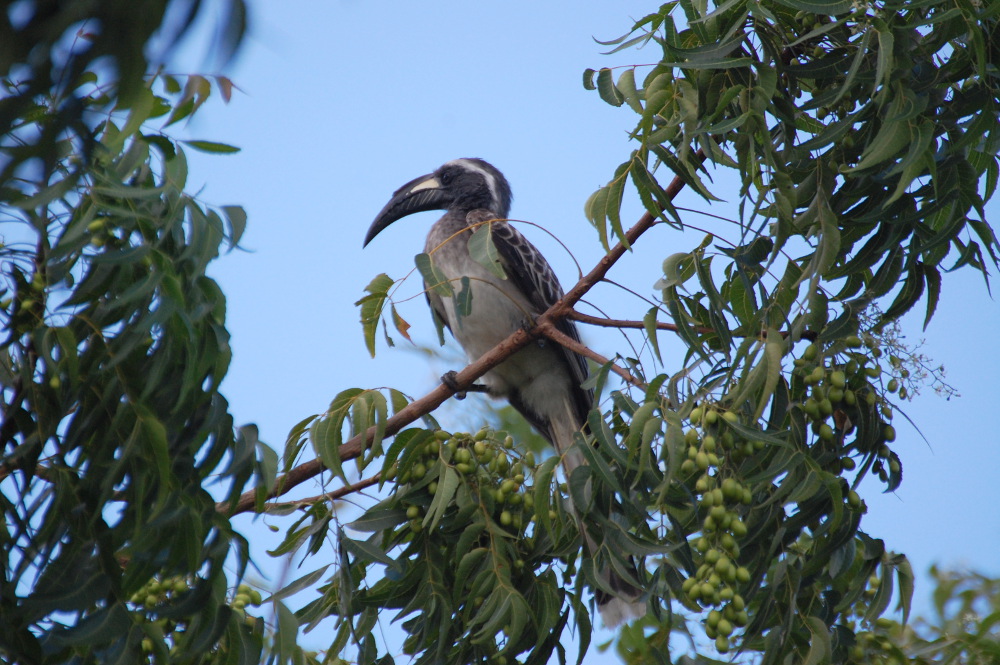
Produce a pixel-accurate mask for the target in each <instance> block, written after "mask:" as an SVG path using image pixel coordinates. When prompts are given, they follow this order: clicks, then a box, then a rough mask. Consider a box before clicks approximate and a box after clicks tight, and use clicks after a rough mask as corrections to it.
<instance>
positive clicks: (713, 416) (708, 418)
mask: <svg viewBox="0 0 1000 665" xmlns="http://www.w3.org/2000/svg"><path fill="white" fill-rule="evenodd" d="M717 422H719V412H718V411H712V410H710V411H708V412H707V413H705V424H706V425H714V424H716V423H717Z"/></svg>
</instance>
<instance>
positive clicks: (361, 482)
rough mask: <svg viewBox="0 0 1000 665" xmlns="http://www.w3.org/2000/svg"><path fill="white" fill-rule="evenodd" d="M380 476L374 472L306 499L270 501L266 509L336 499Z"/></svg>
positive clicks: (370, 483) (365, 486)
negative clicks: (362, 478)
mask: <svg viewBox="0 0 1000 665" xmlns="http://www.w3.org/2000/svg"><path fill="white" fill-rule="evenodd" d="M381 478H382V474H381V473H376V474H375V475H374V476H372V477H370V478H365V479H364V480H359V481H358V482H356V483H351V484H350V485H344V486H343V487H341V488H339V489H335V490H333V491H332V492H327V493H325V494H319V495H317V496H311V497H309V498H306V499H297V500H295V501H282V502H280V503H272V504H269V505H268V506H267V510H275V509H281V508H297V507H299V506H302V505H306V504H311V503H316V502H318V501H336V500H337V499H340V498H343V497H345V496H347V495H348V494H353V493H354V492H357V491H359V490H363V489H366V488H368V487H371V486H372V485H375V484H377V483H378V481H379V480H380V479H381Z"/></svg>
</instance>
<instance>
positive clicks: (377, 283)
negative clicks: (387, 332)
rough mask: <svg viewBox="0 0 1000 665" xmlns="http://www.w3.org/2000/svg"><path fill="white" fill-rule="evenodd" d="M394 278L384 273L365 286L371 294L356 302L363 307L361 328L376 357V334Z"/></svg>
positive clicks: (371, 352)
mask: <svg viewBox="0 0 1000 665" xmlns="http://www.w3.org/2000/svg"><path fill="white" fill-rule="evenodd" d="M393 284H395V282H393V280H392V278H391V277H389V276H388V275H386V274H385V273H382V274H380V275H377V276H376V277H375V279H373V280H372V281H371V282H369V283H368V286H366V287H365V291H367V292H368V293H369V294H370V295H367V296H365V297H364V298H362V299H361V300H358V301H357V302H356V303H354V304H355V305H356V306H360V307H361V329H362V331H363V333H364V337H365V347H366V348H367V349H368V353H370V354H371V356H372V358H374V357H375V334H376V333H377V332H378V324H379V321H381V320H382V309H383V308H384V307H385V301H386V300H387V299H388V297H389V289H390V288H392V286H393Z"/></svg>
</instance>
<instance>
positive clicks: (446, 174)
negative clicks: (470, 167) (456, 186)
mask: <svg viewBox="0 0 1000 665" xmlns="http://www.w3.org/2000/svg"><path fill="white" fill-rule="evenodd" d="M438 179H439V180H441V184H442V185H450V184H451V182H452V181H453V180H454V179H455V172H454V171H452V170H451V169H445V170H444V171H441V175H440V176H438Z"/></svg>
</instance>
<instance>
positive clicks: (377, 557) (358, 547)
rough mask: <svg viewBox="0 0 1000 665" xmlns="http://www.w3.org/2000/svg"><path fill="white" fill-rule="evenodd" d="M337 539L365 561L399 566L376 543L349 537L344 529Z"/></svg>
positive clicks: (394, 566) (389, 566)
mask: <svg viewBox="0 0 1000 665" xmlns="http://www.w3.org/2000/svg"><path fill="white" fill-rule="evenodd" d="M337 540H338V542H340V543H341V544H342V545H343V546H344V547H346V548H347V550H348V551H349V552H351V553H352V554H353V555H354V556H356V557H358V559H360V560H361V561H363V562H365V563H381V564H382V565H383V566H386V567H387V568H397V567H398V564H397V563H396V561H394V560H393V559H392V558H391V557H390V556H389V555H388V554H386V553H385V552H384V551H382V550H381V549H379V548H378V547H375V545H373V544H372V543H371V542H370V541H367V540H354V539H352V538H348V537H347V535H346V534H345V533H344V532H343V531H341V532H340V533H338V534H337Z"/></svg>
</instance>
